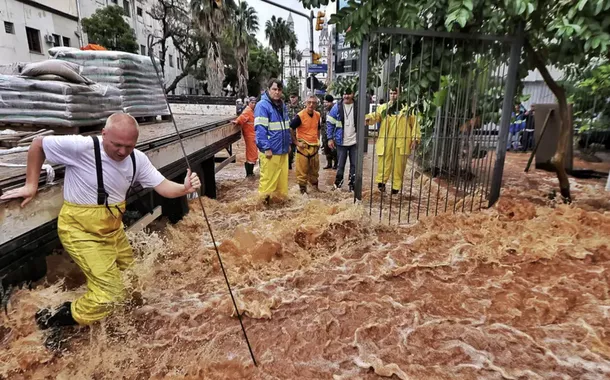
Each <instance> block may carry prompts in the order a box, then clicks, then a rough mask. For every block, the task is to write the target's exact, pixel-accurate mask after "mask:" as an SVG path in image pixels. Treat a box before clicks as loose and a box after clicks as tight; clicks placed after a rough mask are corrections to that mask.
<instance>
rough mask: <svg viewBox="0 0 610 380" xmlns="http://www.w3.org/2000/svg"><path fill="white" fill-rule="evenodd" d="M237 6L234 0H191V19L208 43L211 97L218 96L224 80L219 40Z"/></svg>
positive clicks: (208, 77) (208, 75)
mask: <svg viewBox="0 0 610 380" xmlns="http://www.w3.org/2000/svg"><path fill="white" fill-rule="evenodd" d="M236 9H237V6H236V4H235V1H234V0H225V1H219V0H191V12H192V14H193V19H194V20H195V22H196V23H197V26H198V27H199V29H200V30H201V32H202V34H203V35H204V36H205V37H207V38H208V39H209V41H210V46H209V49H208V54H207V73H208V74H207V82H208V89H209V91H210V93H211V94H212V95H220V93H221V91H222V82H223V81H224V78H225V73H224V70H225V67H224V62H223V61H222V55H221V49H220V38H221V36H222V33H223V31H224V30H225V29H226V27H227V25H228V24H229V22H230V20H231V16H232V15H233V14H234V12H235V10H236Z"/></svg>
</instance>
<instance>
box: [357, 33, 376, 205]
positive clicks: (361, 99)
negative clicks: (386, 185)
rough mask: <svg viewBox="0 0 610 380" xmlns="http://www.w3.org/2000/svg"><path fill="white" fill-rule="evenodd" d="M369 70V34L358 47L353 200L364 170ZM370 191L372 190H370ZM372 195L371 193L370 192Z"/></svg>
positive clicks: (358, 192) (360, 183) (358, 197)
mask: <svg viewBox="0 0 610 380" xmlns="http://www.w3.org/2000/svg"><path fill="white" fill-rule="evenodd" d="M368 72H369V36H368V35H365V36H364V37H363V38H362V46H361V48H360V80H359V82H358V119H357V120H355V124H356V126H357V127H358V130H357V133H358V143H357V147H356V149H357V152H358V157H357V158H356V181H355V183H354V201H356V200H359V201H361V200H362V173H363V172H364V144H365V143H366V133H367V130H368V126H366V124H365V123H364V119H365V118H366V111H367V107H366V106H367V104H366V103H367V100H368V99H367V96H366V80H367V73H368ZM371 192H372V190H371ZM371 196H372V194H371Z"/></svg>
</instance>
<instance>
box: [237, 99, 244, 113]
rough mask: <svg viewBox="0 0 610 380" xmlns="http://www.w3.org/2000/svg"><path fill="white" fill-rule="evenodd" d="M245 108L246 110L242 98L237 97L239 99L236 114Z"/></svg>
mask: <svg viewBox="0 0 610 380" xmlns="http://www.w3.org/2000/svg"><path fill="white" fill-rule="evenodd" d="M243 110H244V103H243V102H242V100H241V99H240V98H237V100H236V101H235V114H236V115H240V114H241V113H242V111H243Z"/></svg>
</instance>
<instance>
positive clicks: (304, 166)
mask: <svg viewBox="0 0 610 380" xmlns="http://www.w3.org/2000/svg"><path fill="white" fill-rule="evenodd" d="M317 106H318V98H317V97H315V96H314V95H312V96H310V97H309V98H308V99H307V101H306V103H305V107H306V108H305V109H304V110H302V111H300V112H299V113H298V114H297V115H296V116H295V117H294V118H293V119H292V120H291V121H290V128H291V134H292V141H295V143H294V145H296V146H297V160H296V161H297V162H296V175H297V183H298V184H299V188H300V189H301V193H302V194H304V193H306V192H307V183H310V184H311V186H312V187H313V188H314V189H316V190H317V189H318V172H319V171H320V156H319V155H318V151H319V149H320V120H321V116H320V113H319V112H318V111H316V107H317ZM295 131H296V132H295Z"/></svg>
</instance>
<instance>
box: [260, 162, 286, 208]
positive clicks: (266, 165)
mask: <svg viewBox="0 0 610 380" xmlns="http://www.w3.org/2000/svg"><path fill="white" fill-rule="evenodd" d="M258 159H259V162H260V167H261V168H260V169H261V179H260V183H259V185H258V192H259V194H260V195H261V196H263V197H266V196H269V195H271V194H273V193H277V194H279V195H280V196H283V197H286V196H288V154H274V155H273V156H271V158H267V157H266V156H265V154H264V153H260V152H259V154H258Z"/></svg>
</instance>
